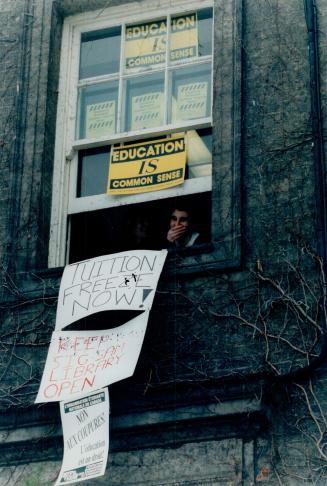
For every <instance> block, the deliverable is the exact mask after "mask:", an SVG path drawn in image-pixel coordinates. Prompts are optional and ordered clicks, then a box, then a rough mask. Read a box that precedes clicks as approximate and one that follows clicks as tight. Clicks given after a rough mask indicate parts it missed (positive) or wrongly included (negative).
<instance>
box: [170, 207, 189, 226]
mask: <svg viewBox="0 0 327 486" xmlns="http://www.w3.org/2000/svg"><path fill="white" fill-rule="evenodd" d="M189 224H190V220H189V215H188V212H187V211H180V210H179V209H175V211H174V212H173V213H172V215H171V217H170V228H176V227H177V226H180V227H182V228H185V230H187V229H188V227H189Z"/></svg>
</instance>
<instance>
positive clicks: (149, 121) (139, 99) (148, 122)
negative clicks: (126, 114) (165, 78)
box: [131, 91, 164, 130]
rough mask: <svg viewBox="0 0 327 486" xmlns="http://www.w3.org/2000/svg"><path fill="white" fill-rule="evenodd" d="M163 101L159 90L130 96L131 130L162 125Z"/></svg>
mask: <svg viewBox="0 0 327 486" xmlns="http://www.w3.org/2000/svg"><path fill="white" fill-rule="evenodd" d="M163 122H164V103H163V93H161V92H160V91H158V92H153V93H146V94H144V95H140V96H133V97H132V119H131V130H141V129H143V128H150V127H156V126H159V125H163Z"/></svg>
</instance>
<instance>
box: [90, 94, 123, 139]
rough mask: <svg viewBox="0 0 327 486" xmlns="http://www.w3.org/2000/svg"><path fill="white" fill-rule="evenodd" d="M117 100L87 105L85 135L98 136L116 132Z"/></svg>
mask: <svg viewBox="0 0 327 486" xmlns="http://www.w3.org/2000/svg"><path fill="white" fill-rule="evenodd" d="M115 122H116V102H115V101H114V100H112V101H104V102H102V103H93V104H91V105H87V107H86V122H85V137H86V138H98V137H105V136H106V135H111V134H112V133H115V124H116V123H115Z"/></svg>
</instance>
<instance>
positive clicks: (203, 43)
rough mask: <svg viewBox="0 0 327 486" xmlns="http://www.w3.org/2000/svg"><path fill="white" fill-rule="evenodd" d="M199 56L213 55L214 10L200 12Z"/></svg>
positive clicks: (208, 9) (207, 9)
mask: <svg viewBox="0 0 327 486" xmlns="http://www.w3.org/2000/svg"><path fill="white" fill-rule="evenodd" d="M198 29H199V30H198V39H199V56H209V55H210V54H212V8H206V9H204V10H199V11H198Z"/></svg>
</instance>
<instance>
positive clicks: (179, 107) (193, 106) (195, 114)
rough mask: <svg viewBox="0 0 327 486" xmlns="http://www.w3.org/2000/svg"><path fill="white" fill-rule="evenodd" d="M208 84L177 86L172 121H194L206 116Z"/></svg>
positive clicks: (204, 82)
mask: <svg viewBox="0 0 327 486" xmlns="http://www.w3.org/2000/svg"><path fill="white" fill-rule="evenodd" d="M207 98H208V83H207V81H203V82H198V83H188V84H183V85H180V86H178V90H177V100H176V99H175V98H173V121H174V122H176V121H183V120H192V119H193V120H194V119H196V118H203V117H205V116H206V114H207Z"/></svg>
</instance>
